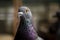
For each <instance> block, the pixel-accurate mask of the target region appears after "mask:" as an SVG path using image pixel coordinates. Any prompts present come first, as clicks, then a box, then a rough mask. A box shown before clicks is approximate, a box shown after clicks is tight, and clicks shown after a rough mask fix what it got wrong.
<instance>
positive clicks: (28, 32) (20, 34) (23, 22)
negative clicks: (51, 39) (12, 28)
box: [14, 6, 43, 40]
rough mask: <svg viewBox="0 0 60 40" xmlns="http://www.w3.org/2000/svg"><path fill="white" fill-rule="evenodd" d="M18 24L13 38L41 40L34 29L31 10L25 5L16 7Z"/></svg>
mask: <svg viewBox="0 0 60 40" xmlns="http://www.w3.org/2000/svg"><path fill="white" fill-rule="evenodd" d="M18 19H19V20H20V21H19V26H18V29H17V32H16V35H15V38H14V40H43V38H41V37H39V36H38V35H37V32H36V30H35V29H34V24H33V20H32V19H33V18H32V13H31V10H30V9H29V8H28V7H26V6H21V7H19V9H18Z"/></svg>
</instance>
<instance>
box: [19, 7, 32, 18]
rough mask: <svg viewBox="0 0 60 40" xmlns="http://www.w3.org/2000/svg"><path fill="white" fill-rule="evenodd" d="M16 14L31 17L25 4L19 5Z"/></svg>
mask: <svg viewBox="0 0 60 40" xmlns="http://www.w3.org/2000/svg"><path fill="white" fill-rule="evenodd" d="M18 15H26V17H27V18H31V17H32V14H31V11H30V9H29V8H28V7H26V6H21V7H20V8H19V10H18Z"/></svg>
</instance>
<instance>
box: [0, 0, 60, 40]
mask: <svg viewBox="0 0 60 40" xmlns="http://www.w3.org/2000/svg"><path fill="white" fill-rule="evenodd" d="M59 2H60V1H59V0H0V40H13V39H14V35H15V33H16V29H17V25H18V24H17V21H18V20H17V11H18V7H19V6H22V5H25V6H27V7H29V8H30V9H31V11H32V14H33V20H34V25H35V30H36V31H37V33H38V35H39V36H40V37H43V38H47V39H48V38H49V39H50V40H51V39H53V37H54V36H55V35H52V34H50V33H49V28H50V25H51V24H52V23H54V22H56V21H57V18H54V17H53V16H54V15H56V12H57V11H58V10H59V9H60V3H59Z"/></svg>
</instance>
